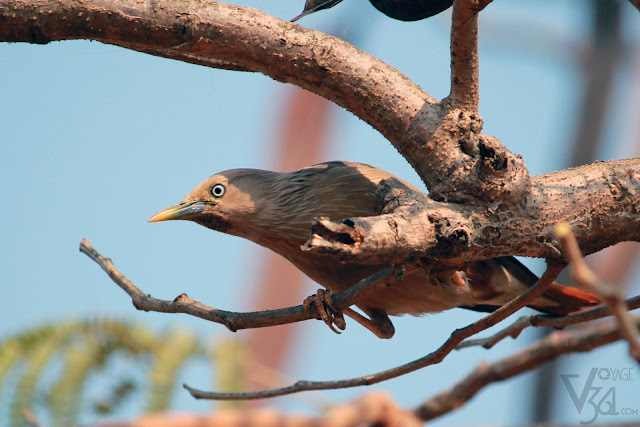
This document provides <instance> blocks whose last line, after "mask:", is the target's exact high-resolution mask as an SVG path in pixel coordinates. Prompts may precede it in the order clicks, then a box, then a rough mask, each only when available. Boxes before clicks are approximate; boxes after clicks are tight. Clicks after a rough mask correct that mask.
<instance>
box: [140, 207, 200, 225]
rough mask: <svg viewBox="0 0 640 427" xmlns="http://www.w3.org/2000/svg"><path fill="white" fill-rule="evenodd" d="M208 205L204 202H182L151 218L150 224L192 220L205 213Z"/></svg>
mask: <svg viewBox="0 0 640 427" xmlns="http://www.w3.org/2000/svg"><path fill="white" fill-rule="evenodd" d="M205 206H206V204H205V203H203V202H180V203H178V204H177V205H173V206H171V207H168V208H167V209H165V210H162V211H160V212H158V213H157V214H155V215H154V216H152V217H151V218H149V221H148V222H159V221H169V220H172V219H190V218H189V217H190V216H192V215H196V214H199V213H201V212H204V208H205Z"/></svg>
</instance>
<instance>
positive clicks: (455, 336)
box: [184, 263, 562, 400]
mask: <svg viewBox="0 0 640 427" xmlns="http://www.w3.org/2000/svg"><path fill="white" fill-rule="evenodd" d="M561 269H562V267H561V265H560V264H556V263H551V264H549V266H548V268H547V271H546V272H545V273H544V275H543V276H542V277H541V278H540V280H538V282H536V284H535V285H534V286H532V287H531V288H529V289H528V290H527V291H526V292H524V293H523V294H522V295H520V296H518V297H517V298H515V299H513V300H512V301H510V302H509V303H508V304H505V305H504V306H502V307H500V308H499V309H497V310H496V311H494V312H493V313H491V314H489V315H488V316H485V317H483V318H482V319H480V320H478V321H477V322H474V323H472V324H470V325H468V326H466V327H464V328H462V329H456V330H455V331H453V333H452V334H451V336H450V337H449V339H447V341H445V343H444V344H442V345H441V346H440V347H439V348H438V349H437V350H436V351H434V352H432V353H430V354H428V355H426V356H424V357H421V358H419V359H416V360H414V361H412V362H409V363H406V364H404V365H400V366H397V367H395V368H391V369H387V370H386V371H381V372H378V373H375V374H371V375H366V376H362V377H355V378H349V379H345V380H338V381H305V380H301V381H298V382H296V383H295V384H293V385H291V386H288V387H282V388H277V389H271V390H264V391H258V392H250V393H249V392H248V393H217V392H207V391H202V390H197V389H194V388H192V387H189V386H188V385H186V384H185V385H184V388H186V389H187V390H189V393H191V395H192V396H193V397H195V398H196V399H213V400H251V399H264V398H268V397H276V396H283V395H287V394H292V393H298V392H301V391H309V390H332V389H341V388H351V387H359V386H363V385H371V384H377V383H379V382H382V381H386V380H389V379H392V378H396V377H399V376H402V375H405V374H408V373H410V372H414V371H417V370H418V369H422V368H424V367H426V366H430V365H435V364H437V363H440V362H441V361H442V360H443V359H444V358H445V357H446V356H447V355H448V354H449V353H451V352H452V351H453V350H454V349H455V348H456V346H457V345H458V344H459V343H460V342H462V341H463V340H464V339H466V338H468V337H470V336H472V335H475V334H477V333H478V332H480V331H483V330H486V329H488V328H490V327H492V326H493V325H495V324H497V323H499V322H501V321H502V320H504V319H505V318H507V317H508V316H510V315H511V314H513V313H515V312H516V311H517V310H519V309H521V308H522V307H524V306H526V305H527V304H529V303H530V302H531V301H533V300H534V299H536V298H537V297H538V296H540V295H541V294H542V293H543V292H544V291H545V289H546V288H547V287H548V286H549V285H550V284H551V283H552V282H553V280H554V279H555V278H556V276H557V275H558V273H559V272H560V270H561Z"/></svg>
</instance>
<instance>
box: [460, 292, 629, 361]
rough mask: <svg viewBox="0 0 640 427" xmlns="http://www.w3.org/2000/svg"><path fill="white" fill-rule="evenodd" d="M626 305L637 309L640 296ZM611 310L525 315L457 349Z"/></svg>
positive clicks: (583, 319)
mask: <svg viewBox="0 0 640 427" xmlns="http://www.w3.org/2000/svg"><path fill="white" fill-rule="evenodd" d="M626 305H627V307H628V309H629V310H635V309H636V308H639V307H640V296H636V297H633V298H629V299H628V300H627V301H626ZM610 315H611V311H610V310H609V308H608V307H606V306H599V307H594V308H590V309H587V310H582V311H580V312H577V313H571V314H569V315H567V316H562V317H557V316H549V315H546V314H532V315H531V316H523V317H521V318H519V319H518V320H516V321H515V322H513V323H512V324H511V325H509V326H508V327H506V328H504V329H503V330H501V331H500V332H497V333H495V334H494V335H491V336H489V337H486V338H478V339H473V340H465V341H463V342H461V343H460V345H458V347H457V349H458V350H460V349H462V348H466V347H474V346H482V347H484V348H486V349H490V348H491V347H493V346H494V345H496V344H497V343H498V342H500V341H502V340H503V339H505V338H507V337H512V338H514V339H515V338H517V337H518V335H520V333H521V332H522V331H523V330H524V329H526V328H528V327H530V326H535V327H541V326H551V327H554V328H564V327H566V326H569V325H575V324H577V323H583V322H588V321H590V320H595V319H601V318H603V317H606V316H610Z"/></svg>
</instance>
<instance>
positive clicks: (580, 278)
mask: <svg viewBox="0 0 640 427" xmlns="http://www.w3.org/2000/svg"><path fill="white" fill-rule="evenodd" d="M556 234H557V235H558V238H559V239H560V240H561V241H562V244H563V247H564V251H565V253H566V256H567V258H568V259H569V261H571V264H573V267H572V269H571V278H572V279H573V280H574V281H575V282H576V283H577V284H578V285H580V286H582V287H583V288H585V289H587V290H589V291H591V292H593V293H595V294H597V295H598V296H600V298H601V299H602V302H603V303H604V304H606V305H607V306H608V307H609V309H610V310H611V312H612V313H613V315H614V316H616V318H617V319H618V322H619V323H620V328H621V329H620V330H621V334H622V337H623V338H624V339H625V340H626V341H627V342H628V343H629V355H630V356H631V357H633V358H634V359H635V360H636V361H638V362H639V363H640V340H639V339H638V337H639V336H640V334H639V333H638V328H637V327H636V325H635V324H634V323H633V322H632V321H631V315H630V314H629V312H628V310H627V306H626V305H625V300H624V293H623V292H622V290H621V289H620V288H619V287H617V286H615V285H613V284H610V283H606V282H604V281H602V280H600V279H599V278H598V277H597V276H596V275H595V274H594V273H593V272H592V271H591V269H590V268H589V267H588V266H587V263H586V262H585V261H584V258H582V254H581V253H580V248H579V247H578V241H577V240H576V237H575V236H574V235H573V232H572V231H571V227H570V226H569V224H567V223H560V224H558V226H557V228H556Z"/></svg>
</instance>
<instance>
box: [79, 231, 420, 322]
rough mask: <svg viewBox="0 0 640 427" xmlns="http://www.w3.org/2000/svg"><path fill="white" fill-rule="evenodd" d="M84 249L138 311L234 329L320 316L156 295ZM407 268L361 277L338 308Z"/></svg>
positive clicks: (339, 298) (298, 309) (339, 297)
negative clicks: (232, 308)
mask: <svg viewBox="0 0 640 427" xmlns="http://www.w3.org/2000/svg"><path fill="white" fill-rule="evenodd" d="M80 252H82V253H84V254H85V255H87V256H88V257H89V258H91V259H92V260H93V261H95V262H96V263H97V264H98V265H99V266H100V267H101V268H102V269H103V270H104V271H105V272H106V273H107V274H108V275H109V277H110V278H111V280H113V281H114V282H115V283H116V284H117V285H118V286H119V287H120V288H121V289H122V290H123V291H125V292H126V293H127V294H128V295H129V296H130V297H131V301H132V302H133V306H134V307H135V308H137V309H138V310H143V311H156V312H160V313H184V314H189V315H191V316H195V317H199V318H201V319H205V320H209V321H211V322H215V323H220V324H222V325H224V326H226V327H227V329H229V330H230V331H232V332H235V331H237V330H240V329H248V328H264V327H267V326H276V325H283V324H286V323H294V322H300V321H303V320H307V319H314V318H316V317H318V312H317V310H316V308H315V305H311V307H310V308H309V312H308V313H307V312H305V309H304V307H303V306H302V305H298V306H295V307H288V308H282V309H277V310H266V311H254V312H247V313H236V312H232V311H225V310H218V309H216V308H213V307H209V306H207V305H205V304H202V303H200V302H198V301H195V300H193V299H192V298H190V297H189V296H187V294H180V295H178V296H177V297H176V298H175V299H174V300H173V301H168V300H161V299H157V298H153V297H151V296H150V295H148V294H145V293H144V292H142V291H141V290H140V289H138V288H137V287H136V286H135V285H134V284H133V283H132V282H131V281H130V280H129V279H127V277H126V276H125V275H124V274H122V273H121V272H120V271H119V270H118V269H117V268H116V267H115V266H114V265H113V262H112V261H111V259H109V258H105V257H103V256H102V255H101V254H100V253H99V252H98V251H97V250H96V249H95V248H94V247H93V246H92V245H91V243H90V242H89V240H87V239H83V240H82V242H81V243H80ZM414 268H418V267H417V263H411V264H410V265H409V266H408V269H414ZM406 270H407V267H405V266H404V265H400V266H390V267H387V268H385V269H383V270H381V271H379V272H378V273H376V274H374V275H372V276H370V277H368V278H365V279H362V280H360V281H359V282H358V283H357V284H355V285H354V286H351V287H349V288H347V289H346V290H344V291H342V292H340V293H337V294H334V295H333V296H332V301H333V304H334V306H335V307H336V308H337V309H338V310H342V309H344V308H346V307H348V306H350V305H352V304H353V303H354V302H356V301H357V300H358V299H359V298H364V297H366V296H367V295H369V294H371V293H373V292H376V290H378V289H380V288H381V287H384V286H390V285H392V284H393V283H395V281H396V280H397V278H399V277H401V276H402V275H403V274H404V273H405V272H406Z"/></svg>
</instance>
